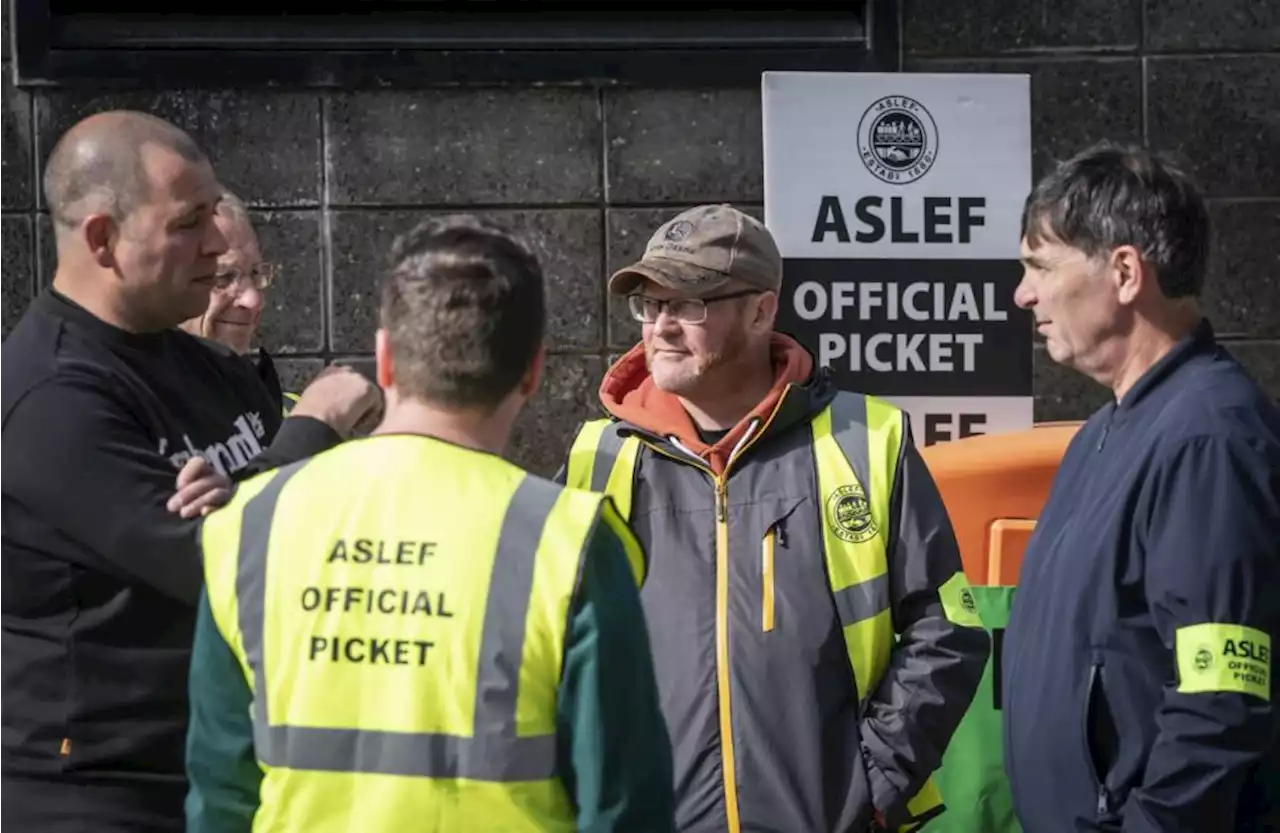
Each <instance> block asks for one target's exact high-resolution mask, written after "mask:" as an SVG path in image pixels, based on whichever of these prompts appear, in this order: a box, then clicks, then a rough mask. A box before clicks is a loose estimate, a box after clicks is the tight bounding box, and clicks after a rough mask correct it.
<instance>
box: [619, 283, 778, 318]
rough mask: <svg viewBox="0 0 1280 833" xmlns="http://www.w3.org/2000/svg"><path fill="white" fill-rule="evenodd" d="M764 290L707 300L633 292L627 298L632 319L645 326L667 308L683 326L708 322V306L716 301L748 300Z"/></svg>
mask: <svg viewBox="0 0 1280 833" xmlns="http://www.w3.org/2000/svg"><path fill="white" fill-rule="evenodd" d="M762 291H763V290H760V289H744V290H742V291H741V292H729V293H726V294H724V295H711V296H709V297H707V298H665V299H664V298H652V297H650V296H648V295H645V294H644V293H641V292H633V293H632V294H630V295H628V296H627V306H628V307H630V309H631V317H632V318H634V319H635V320H637V321H640V322H642V323H645V324H652V323H654V322H655V321H657V320H658V316H659V315H661V314H662V308H663V307H666V309H667V312H669V313H670V314H671V317H672V318H674V319H676V320H677V321H679V322H680V323H681V324H701V323H702V322H704V321H706V320H707V304H714V303H715V302H716V301H729V300H732V299H734V298H746V297H747V296H748V295H759V294H760V293H761V292H762Z"/></svg>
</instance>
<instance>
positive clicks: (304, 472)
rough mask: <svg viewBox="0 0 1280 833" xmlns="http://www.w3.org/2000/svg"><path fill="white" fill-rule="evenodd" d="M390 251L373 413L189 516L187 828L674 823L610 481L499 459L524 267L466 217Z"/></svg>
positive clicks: (526, 358) (527, 281)
mask: <svg viewBox="0 0 1280 833" xmlns="http://www.w3.org/2000/svg"><path fill="white" fill-rule="evenodd" d="M391 260H392V266H391V269H390V271H389V273H388V274H387V276H386V277H385V278H384V281H383V288H382V308H381V311H380V319H381V322H380V329H379V331H378V333H377V344H376V351H377V358H376V361H377V375H378V381H379V384H380V385H382V386H383V387H384V388H385V390H386V399H387V408H386V416H385V418H384V420H383V422H382V424H381V425H379V426H378V428H377V429H375V431H374V432H373V436H372V437H369V438H366V439H361V440H357V441H354V442H351V443H347V444H345V445H344V446H342V447H340V448H336V449H333V450H331V451H328V452H325V453H323V454H320V455H317V456H315V457H313V458H311V459H310V460H307V461H306V462H304V463H298V464H294V465H290V466H286V467H284V468H283V469H281V470H279V471H275V472H270V473H266V474H262V475H260V476H259V477H256V478H253V479H251V480H249V481H246V482H245V483H244V484H243V485H242V486H241V488H240V489H239V491H238V493H237V494H236V496H235V497H234V499H233V500H232V501H231V502H230V503H229V504H228V505H227V506H226V507H225V508H223V509H220V510H218V511H216V512H214V513H213V514H211V515H210V516H209V517H208V518H207V519H206V520H205V522H204V529H203V534H202V542H203V551H204V563H205V570H206V579H207V582H206V593H205V595H204V596H203V597H202V600H201V604H200V619H199V623H198V625H197V628H196V642H195V648H194V653H193V656H192V662H191V704H192V715H191V727H190V740H189V743H188V754H187V767H188V771H189V772H190V776H191V794H190V798H189V800H188V803H187V813H188V819H189V826H188V828H187V830H188V833H249V831H250V830H273V831H278V833H292V831H298V833H304V832H305V833H328V831H334V833H337V831H354V830H359V831H363V833H383V831H385V832H386V833H393V831H394V833H400V831H408V830H416V831H440V832H441V833H452V831H488V830H493V831H504V832H507V831H584V833H585V832H586V831H591V833H613V832H614V831H616V833H631V831H637V833H639V831H643V833H664V831H670V830H671V829H672V797H671V752H670V747H669V742H668V740H667V735H666V727H665V726H664V725H663V721H662V714H661V712H660V710H659V708H658V695H657V690H656V687H655V685H654V680H653V668H652V660H651V658H650V654H649V645H648V640H647V635H646V632H645V626H644V616H643V614H642V612H641V610H640V601H639V595H638V592H637V588H636V585H637V583H638V582H640V581H642V580H643V575H644V571H645V564H644V552H643V550H642V549H641V548H640V545H639V543H638V542H637V541H636V540H635V537H634V536H633V535H632V534H631V532H630V531H629V530H628V529H627V527H626V525H625V523H624V522H623V521H622V519H621V518H620V516H619V515H618V514H617V512H616V510H615V509H614V508H613V505H612V503H611V502H610V501H609V499H608V498H605V497H603V496H602V495H599V494H592V493H587V492H580V491H577V490H573V489H565V488H562V487H560V486H558V485H556V484H554V483H551V482H550V481H548V480H545V479H543V478H541V477H537V476H535V475H532V474H529V473H527V472H524V471H522V470H521V469H520V468H518V467H516V466H515V465H512V464H511V463H509V462H507V461H505V460H503V459H501V457H500V456H499V455H500V454H501V453H502V451H503V449H504V448H505V446H506V444H507V441H508V438H509V436H510V432H511V426H512V423H513V422H514V421H515V419H516V418H517V416H518V415H519V413H520V411H521V410H522V409H523V408H524V405H525V403H526V402H527V401H528V399H529V397H530V396H532V395H533V393H534V391H535V390H536V388H537V386H538V382H539V378H540V376H541V373H542V367H543V361H544V356H545V351H544V348H543V333H544V330H545V311H544V310H545V297H544V286H543V284H544V279H543V275H542V269H541V267H540V266H539V264H538V261H537V259H536V258H535V257H534V256H533V254H532V253H530V252H529V250H528V249H527V248H526V247H525V246H523V245H522V244H520V243H519V242H518V241H516V240H515V239H513V238H512V237H510V236H509V235H508V234H507V233H506V232H505V231H504V230H502V229H500V228H498V227H495V226H493V225H491V224H489V223H486V222H483V221H479V220H476V219H475V218H473V217H469V216H465V215H464V216H452V217H441V218H433V219H431V220H428V221H426V222H424V223H423V224H422V225H420V226H419V227H418V228H416V229H414V230H412V231H411V232H409V233H408V234H407V235H405V236H404V237H402V238H401V239H399V240H398V241H397V242H396V244H395V246H394V248H393V256H392V258H391ZM251 686H252V687H251Z"/></svg>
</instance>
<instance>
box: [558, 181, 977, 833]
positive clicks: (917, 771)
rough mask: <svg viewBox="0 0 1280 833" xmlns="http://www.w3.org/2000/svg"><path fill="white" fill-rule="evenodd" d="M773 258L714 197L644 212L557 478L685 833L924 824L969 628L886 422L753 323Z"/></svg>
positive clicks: (834, 831) (775, 287)
mask: <svg viewBox="0 0 1280 833" xmlns="http://www.w3.org/2000/svg"><path fill="white" fill-rule="evenodd" d="M781 286H782V256H781V254H780V253H779V252H778V247H777V244H776V243H775V241H774V239H773V236H772V235H771V234H770V233H769V231H768V229H766V228H765V227H764V225H763V224H761V223H760V222H759V221H757V220H756V219H755V218H753V217H750V216H749V215H747V214H745V213H743V212H741V211H738V210H737V209H734V208H732V207H731V206H728V205H704V206H699V207H697V208H692V209H689V210H688V211H685V212H682V213H681V214H679V215H677V216H675V217H673V218H671V219H670V220H668V221H667V222H665V223H663V224H662V225H661V226H660V227H659V228H658V230H657V231H656V232H654V234H653V236H652V237H651V238H650V240H649V244H648V246H647V247H646V250H645V254H644V256H643V258H641V260H640V261H639V262H638V263H635V264H633V265H631V266H628V267H626V268H624V269H620V270H619V271H618V272H616V273H615V274H614V275H613V276H612V278H611V279H610V281H609V290H610V291H611V292H613V293H616V294H620V295H626V296H627V302H628V304H629V308H630V310H631V313H632V315H633V316H634V317H635V318H636V319H637V320H638V321H640V322H641V325H642V327H641V329H642V343H641V344H639V345H637V346H636V347H635V348H634V349H633V350H631V351H630V352H628V353H627V354H626V355H625V356H623V357H622V358H621V359H620V360H619V361H618V362H617V363H616V364H614V366H613V367H612V368H610V370H609V371H608V373H607V374H606V375H605V379H604V381H603V383H602V384H601V386H600V400H601V403H602V404H603V406H604V408H605V410H606V412H607V413H608V414H609V418H608V419H606V420H595V421H591V422H589V423H587V424H586V425H585V426H583V427H582V428H581V429H580V430H579V433H578V436H577V438H576V439H575V441H574V444H573V447H572V449H571V450H570V453H569V460H568V462H567V464H566V467H565V470H564V471H563V472H562V477H563V478H564V479H565V482H567V483H568V484H569V485H573V486H579V487H590V488H592V489H596V490H600V491H605V492H606V493H608V494H610V495H611V496H613V497H614V498H615V499H616V500H617V502H618V504H619V506H620V508H622V510H623V512H624V514H626V515H627V516H628V518H629V520H630V522H631V524H632V527H633V528H634V529H635V530H636V533H637V535H638V536H639V538H640V540H641V541H642V542H643V543H644V545H645V548H646V550H647V551H648V552H649V554H650V558H651V561H652V566H651V568H650V575H649V579H648V580H647V581H646V582H645V585H644V588H643V590H642V593H641V598H642V600H643V602H644V609H645V615H646V619H647V621H648V625H649V629H650V640H651V642H652V644H653V652H654V664H655V668H656V670H657V678H658V688H659V691H660V692H661V693H662V706H663V712H664V715H665V717H666V721H667V726H668V728H669V730H670V732H671V736H672V741H673V742H674V744H675V747H674V765H675V774H676V807H677V809H676V821H677V828H678V829H679V830H681V831H685V833H704V832H705V833H711V832H712V831H716V833H723V831H729V833H739V831H756V830H776V831H815V832H816V831H823V833H865V831H867V830H869V829H871V826H872V825H873V823H875V824H878V825H879V826H880V827H887V828H888V829H890V830H897V829H899V827H900V826H911V827H912V828H913V829H914V828H916V827H918V825H920V824H921V823H923V822H925V821H927V820H928V819H930V818H932V817H934V816H936V815H937V814H938V813H939V812H942V810H943V807H942V801H941V797H940V796H939V794H938V791H937V789H936V786H935V785H934V784H933V781H932V779H931V778H930V776H931V774H932V773H933V771H934V770H935V769H936V768H937V767H938V765H939V764H940V762H941V759H942V753H943V750H944V749H945V748H946V746H947V743H948V742H949V740H950V738H951V735H952V733H953V732H954V731H955V728H956V726H957V725H958V724H959V723H960V720H961V718H962V717H963V716H964V713H965V711H966V710H967V709H968V707H969V704H970V702H971V701H972V699H973V695H974V692H975V691H976V690H977V687H978V684H979V682H980V680H981V678H982V673H983V668H984V666H985V664H986V661H987V657H988V651H989V639H988V637H987V635H986V632H985V631H984V630H982V628H981V622H980V620H978V619H977V616H976V613H975V612H973V611H972V610H971V607H972V600H971V599H969V604H965V600H966V598H968V595H967V593H966V591H967V587H968V584H967V582H966V581H965V578H964V574H963V572H962V570H961V563H960V552H959V549H958V546H957V544H956V540H955V534H954V532H953V531H952V528H951V522H950V520H949V519H948V517H947V513H946V509H945V508H944V507H943V505H942V500H941V498H940V497H939V495H938V491H937V488H936V486H935V485H934V483H933V480H932V478H931V477H930V475H929V472H928V470H927V469H926V468H925V467H924V463H923V461H922V460H921V459H920V456H919V454H918V452H917V451H916V449H915V446H914V443H913V441H912V437H911V431H910V426H909V425H908V423H907V420H906V416H905V414H904V413H903V412H902V411H901V410H899V409H898V408H896V407H894V406H892V405H891V404H889V403H888V402H886V401H884V400H881V399H879V398H877V397H871V396H863V395H861V394H856V393H848V392H841V391H837V390H836V389H835V388H834V386H833V385H832V384H831V382H830V377H829V375H828V374H827V373H826V372H824V371H823V370H822V369H819V368H815V366H814V361H813V357H812V356H811V355H810V354H809V352H808V351H807V350H805V349H804V348H803V347H802V346H801V345H800V344H799V343H798V342H796V341H795V340H794V339H792V338H790V337H787V336H784V335H782V334H780V333H775V332H774V320H775V317H776V315H777V310H778V292H779V290H780V288H781Z"/></svg>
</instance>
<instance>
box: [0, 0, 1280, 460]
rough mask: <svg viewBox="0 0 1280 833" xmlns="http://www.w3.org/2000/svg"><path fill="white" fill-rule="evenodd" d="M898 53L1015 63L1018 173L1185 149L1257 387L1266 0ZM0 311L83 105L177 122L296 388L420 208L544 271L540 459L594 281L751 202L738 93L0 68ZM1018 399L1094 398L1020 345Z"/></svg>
mask: <svg viewBox="0 0 1280 833" xmlns="http://www.w3.org/2000/svg"><path fill="white" fill-rule="evenodd" d="M902 14H903V46H904V68H905V69H907V70H909V71H942V72H988V71H1011V72H1029V73H1030V74H1031V76H1032V96H1033V106H1032V109H1033V112H1032V118H1033V140H1034V145H1035V168H1036V173H1037V174H1039V173H1041V172H1043V171H1044V170H1045V169H1046V167H1047V166H1048V165H1049V164H1051V162H1052V160H1053V159H1055V158H1060V157H1062V156H1065V155H1067V154H1070V153H1072V152H1073V151H1075V150H1077V149H1078V148H1080V147H1082V146H1083V145H1085V144H1087V143H1088V142H1090V141H1093V140H1095V139H1099V138H1103V137H1111V138H1135V139H1146V140H1149V141H1150V142H1152V143H1153V144H1156V145H1158V146H1160V147H1164V148H1169V149H1171V150H1175V151H1178V152H1180V153H1182V154H1184V155H1185V156H1186V157H1187V158H1188V159H1189V160H1190V162H1191V164H1192V166H1193V168H1194V170H1195V172H1196V173H1197V174H1198V175H1199V177H1200V179H1201V181H1202V182H1203V184H1204V186H1205V187H1206V189H1207V191H1208V193H1209V195H1210V197H1211V199H1212V210H1213V217H1214V220H1215V221H1216V224H1217V239H1216V242H1215V246H1214V251H1213V259H1212V267H1211V269H1212V271H1211V276H1210V279H1209V286H1208V290H1207V304H1208V308H1209V312H1210V314H1211V316H1212V319H1213V321H1214V322H1215V325H1216V326H1217V328H1218V330H1219V332H1220V333H1221V334H1222V335H1223V337H1224V338H1226V339H1228V340H1230V342H1231V348H1232V350H1233V351H1235V353H1236V354H1237V355H1238V356H1239V358H1240V359H1241V360H1242V361H1243V362H1244V363H1245V364H1246V365H1247V366H1248V367H1249V368H1250V369H1251V370H1252V371H1253V372H1254V373H1255V375H1256V376H1257V378H1258V379H1259V381H1260V382H1261V383H1262V384H1263V385H1264V386H1265V387H1266V388H1267V389H1268V390H1269V391H1270V392H1271V393H1272V394H1273V395H1274V396H1276V397H1277V398H1280V247H1277V244H1276V241H1277V240H1280V162H1278V161H1277V159H1278V158H1280V154H1278V153H1277V151H1278V150H1280V5H1278V4H1276V3H1275V2H1274V0H1216V2H1215V3H1213V4H1204V3H1198V2H1194V0H1078V1H1077V2H1073V3H1044V2H1040V0H1036V2H1031V0H1016V2H1013V1H1012V0H971V2H965V3H957V2H954V0H903V9H902ZM2 92H3V113H2V114H0V126H2V127H3V155H2V156H0V162H2V164H3V182H2V184H0V199H2V210H3V220H2V222H3V227H2V229H0V240H2V242H3V267H4V268H3V270H2V273H0V275H2V278H3V327H4V331H5V332H6V333H7V332H8V329H9V328H10V327H11V326H12V324H13V322H14V321H16V320H17V318H18V316H19V315H20V314H21V312H22V310H23V309H24V308H25V305H26V304H27V303H28V301H29V299H30V298H31V296H32V293H33V292H35V291H37V290H38V288H39V287H40V286H41V285H42V284H44V283H46V282H47V281H48V279H49V277H50V276H51V274H52V268H53V251H52V238H51V233H50V227H49V221H48V217H47V215H46V214H45V212H44V207H43V205H42V204H41V198H40V194H39V187H38V186H39V178H38V172H39V171H40V170H41V169H42V167H43V160H44V159H45V158H46V157H47V154H48V152H49V149H50V147H51V146H52V143H53V142H54V141H56V139H57V137H58V135H60V133H61V132H62V131H63V130H65V129H66V128H67V127H68V126H70V125H71V124H72V123H74V122H75V121H76V120H77V119H79V118H80V117H82V116H84V115H86V114H88V113H90V112H93V111H95V110H99V109H106V108H113V107H133V108H141V109H145V110H149V111H152V112H155V113H157V114H160V115H163V116H165V117H167V118H170V119H172V120H174V121H175V122H177V123H179V124H181V125H182V126H184V127H186V128H188V129H189V130H191V131H192V132H193V133H194V135H195V136H196V137H197V139H198V140H199V141H200V142H201V143H202V144H203V146H204V147H205V148H206V150H207V151H208V152H209V153H210V155H211V156H212V158H213V159H214V162H215V165H216V167H217V170H218V171H219V173H220V175H221V176H222V178H223V179H224V180H225V182H226V183H227V184H228V185H229V186H230V187H231V188H233V189H234V190H236V191H237V192H238V193H240V194H241V196H243V197H244V198H245V199H246V200H247V201H248V202H249V203H250V205H251V206H252V207H253V209H254V219H255V222H256V223H257V225H258V228H259V233H260V235H261V237H262V239H263V245H264V249H265V252H266V256H267V257H268V258H269V259H272V260H276V261H278V262H280V263H281V264H282V266H283V271H282V276H281V278H280V279H279V281H278V283H277V285H276V287H275V288H274V289H273V290H272V292H271V295H270V298H269V303H268V308H267V311H266V312H265V314H264V323H263V326H262V339H263V342H264V344H265V346H266V347H267V348H268V349H270V350H271V351H272V352H273V353H275V354H276V355H277V356H278V357H280V359H281V362H282V365H283V369H284V371H285V374H286V376H287V378H288V379H289V380H290V381H291V383H292V384H294V385H301V384H303V383H304V382H305V380H306V379H307V378H309V377H310V376H311V375H312V374H314V373H315V372H316V371H317V370H318V369H319V368H320V367H322V366H323V365H324V364H325V363H326V362H333V361H343V362H354V363H357V364H361V365H364V366H367V364H368V362H369V355H370V353H371V352H372V346H373V328H374V322H375V314H376V286H377V275H378V270H379V268H380V267H381V265H382V263H383V258H384V257H385V253H386V251H387V248H388V246H389V243H390V240H391V238H392V237H393V236H394V235H395V234H396V233H398V232H399V231H402V230H404V229H406V228H408V227H410V226H411V225H412V224H413V223H414V222H415V220H416V219H417V218H419V217H421V216H423V215H424V214H427V213H430V212H439V211H452V210H460V209H465V210H470V211H476V212H480V213H484V214H491V215H494V216H496V217H498V218H500V219H502V220H505V221H506V222H508V223H509V224H511V225H512V226H514V227H515V228H516V229H517V230H519V231H521V232H522V233H524V234H525V235H526V236H527V237H528V239H530V241H531V242H532V243H533V244H534V245H535V246H536V247H537V248H538V250H539V251H540V253H541V255H542V256H543V257H544V258H545V259H546V264H547V271H548V274H549V276H550V290H549V293H550V316H551V323H550V338H551V349H552V352H553V356H552V359H551V361H550V364H549V368H548V377H547V380H546V384H545V386H544V388H543V391H542V393H541V395H540V396H539V397H538V399H537V401H536V403H535V404H534V405H533V406H532V407H531V408H530V409H529V411H528V412H527V413H526V414H525V415H524V416H523V418H522V419H521V422H520V425H519V428H518V431H517V434H516V437H515V439H514V447H513V455H514V457H515V458H516V459H517V460H519V461H520V462H521V463H523V464H525V465H528V466H530V467H532V468H533V469H535V470H537V471H540V472H544V473H548V472H550V471H553V470H554V468H555V467H556V465H557V464H558V462H559V460H560V459H561V457H562V455H563V453H564V449H565V447H566V444H567V442H568V440H569V437H570V435H571V432H572V430H573V428H574V426H575V425H576V424H577V422H578V421H579V420H581V419H582V418H584V417H587V416H590V415H592V414H593V413H596V412H597V410H598V406H597V404H596V397H595V392H596V388H597V385H598V384H599V380H600V377H601V374H602V372H603V369H604V367H605V366H606V363H607V362H608V361H609V359H610V358H611V357H612V356H615V355H616V354H617V353H619V352H621V351H622V350H624V349H626V348H627V347H629V346H631V345H632V344H633V343H634V341H635V339H636V336H637V331H636V329H635V328H634V326H633V325H632V324H631V322H629V321H628V320H627V319H626V317H625V316H624V315H623V314H622V310H621V308H620V306H619V305H618V304H617V303H614V302H611V301H610V300H609V299H608V298H607V297H606V296H605V293H604V280H603V279H604V276H605V275H606V274H607V273H608V271H609V270H611V269H613V268H616V267H617V266H619V265H621V264H622V263H623V262H624V261H626V259H628V258H631V257H634V256H636V255H637V254H638V252H639V251H640V250H641V249H642V248H643V245H644V242H645V240H646V239H647V237H648V235H649V233H650V231H651V230H652V229H653V228H654V227H656V225H657V224H658V223H659V222H661V221H662V220H663V219H665V218H666V217H668V216H670V215H671V214H673V213H675V212H676V211H679V210H680V209H682V208H684V207H687V206H689V205H694V204H697V203H700V202H705V201H719V200H726V201H731V202H734V203H736V204H738V205H740V206H743V207H744V208H746V209H748V210H751V211H753V212H755V213H757V214H759V213H760V212H761V210H762V209H761V203H762V201H763V187H762V181H761V180H762V177H761V138H760V93H759V88H758V86H753V87H750V88H744V89H701V88H691V89H686V90H647V89H604V90H599V89H586V88H534V87H528V88H519V87H513V88H503V89H486V90H466V89H456V88H454V89H432V90H414V91H408V90H378V91H362V92H346V93H344V92H333V93H330V92H317V91H289V90H283V91H241V90H212V91H209V90H204V91H188V90H178V89H172V90H166V89H158V90H149V91H129V92H118V91H117V92H107V91H98V90H93V89H74V90H54V91H40V92H37V93H34V94H31V93H28V92H26V91H21V90H16V89H14V88H13V86H12V84H11V82H10V76H9V74H8V72H7V71H6V73H5V75H4V81H3V90H2ZM1035 381H1036V411H1037V418H1039V419H1061V418H1075V417H1082V416H1085V415H1087V414H1088V413H1089V412H1090V411H1091V410H1092V409H1093V408H1095V407H1097V406H1098V405H1099V404H1100V403H1101V402H1102V401H1105V398H1106V396H1107V393H1106V391H1104V390H1102V389H1100V388H1098V387H1097V386H1096V385H1094V384H1093V383H1091V382H1088V381H1087V380H1084V379H1082V378H1080V377H1078V376H1076V375H1074V374H1072V373H1069V372H1067V371H1064V370H1062V369H1061V368H1058V367H1056V366H1055V365H1053V364H1052V362H1050V361H1048V360H1047V358H1046V357H1045V356H1044V354H1043V351H1042V350H1039V349H1037V355H1036V379H1035Z"/></svg>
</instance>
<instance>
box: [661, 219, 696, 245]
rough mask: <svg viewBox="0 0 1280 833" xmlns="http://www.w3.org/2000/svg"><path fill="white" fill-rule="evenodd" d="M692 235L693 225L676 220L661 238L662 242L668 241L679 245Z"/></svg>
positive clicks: (685, 221)
mask: <svg viewBox="0 0 1280 833" xmlns="http://www.w3.org/2000/svg"><path fill="white" fill-rule="evenodd" d="M692 233H693V223H690V222H688V221H687V220H677V221H676V222H674V223H672V224H671V226H670V228H668V229H667V233H666V234H664V235H663V236H662V237H663V239H664V240H668V241H670V242H672V243H679V242H680V241H681V240H684V239H685V238H686V237H688V236H689V235H690V234H692Z"/></svg>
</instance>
